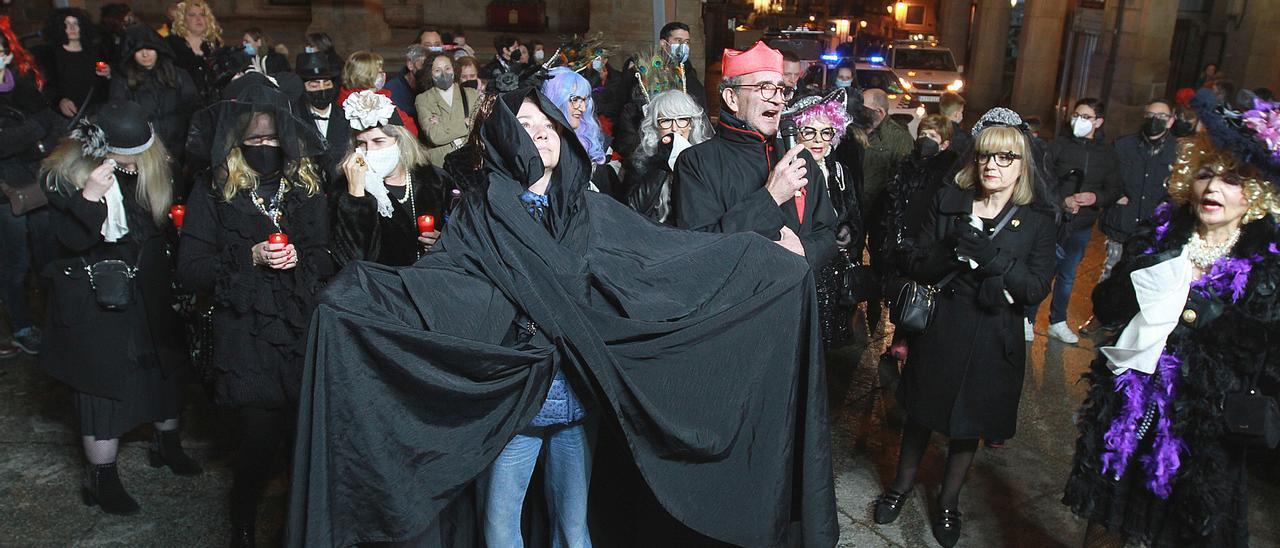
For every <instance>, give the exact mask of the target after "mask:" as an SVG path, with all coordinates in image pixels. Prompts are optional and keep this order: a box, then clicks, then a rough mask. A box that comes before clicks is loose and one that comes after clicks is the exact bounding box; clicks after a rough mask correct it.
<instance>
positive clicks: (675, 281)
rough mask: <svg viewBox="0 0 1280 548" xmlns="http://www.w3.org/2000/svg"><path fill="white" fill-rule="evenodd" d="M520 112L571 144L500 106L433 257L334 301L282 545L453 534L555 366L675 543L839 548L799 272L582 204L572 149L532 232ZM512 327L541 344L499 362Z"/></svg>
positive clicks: (332, 296)
mask: <svg viewBox="0 0 1280 548" xmlns="http://www.w3.org/2000/svg"><path fill="white" fill-rule="evenodd" d="M526 96H528V97H531V98H534V99H535V100H536V101H538V102H539V104H540V105H541V108H542V110H543V112H546V113H548V115H549V116H550V117H551V118H552V119H553V120H555V121H556V122H557V123H558V124H559V125H560V126H561V127H565V126H567V124H565V122H564V120H563V118H561V117H560V115H559V114H558V111H557V109H556V108H555V106H554V105H553V104H552V103H550V102H549V101H548V100H547V99H546V98H545V97H544V96H542V95H541V94H540V93H537V92H535V91H517V92H512V93H509V94H507V95H506V96H504V97H502V98H501V100H499V101H498V102H497V103H496V104H495V107H494V111H493V114H492V115H491V116H490V118H489V119H488V120H487V121H486V122H485V125H484V126H483V128H482V136H483V138H484V142H485V145H486V173H487V180H486V184H487V187H486V188H485V189H483V193H482V194H479V195H470V196H468V197H467V198H466V199H464V201H463V203H462V204H461V205H460V206H459V207H458V209H457V210H455V211H454V212H453V214H452V216H451V222H450V224H449V225H448V227H447V228H446V230H445V232H444V235H443V237H442V239H441V240H440V242H439V243H438V244H437V245H436V246H434V247H433V248H432V250H431V252H430V253H428V254H427V255H426V256H425V257H423V258H422V259H421V260H420V261H418V263H416V264H415V265H413V266H411V267H406V268H402V269H395V268H390V267H385V266H381V265H375V264H371V263H365V262H356V263H353V264H352V265H350V266H348V267H347V268H346V269H345V270H344V271H343V272H342V274H340V275H339V276H338V277H336V278H335V279H334V280H333V281H332V283H331V284H330V285H329V287H328V288H327V289H326V291H325V292H324V294H323V296H322V299H321V301H322V302H321V304H320V306H319V308H318V310H317V312H316V314H315V316H314V318H313V322H312V329H311V338H310V349H309V352H308V359H307V366H306V371H305V375H304V381H303V390H302V396H301V402H300V412H299V422H298V438H297V443H296V448H295V451H296V452H295V455H294V469H293V482H292V487H291V489H292V492H291V501H290V502H291V505H290V506H291V507H290V512H289V526H288V544H289V545H290V546H302V545H307V546H348V545H352V544H355V543H363V542H378V541H403V540H407V539H414V538H420V536H421V534H422V532H423V531H426V530H428V529H431V528H435V527H441V528H452V527H454V526H456V523H454V522H450V518H449V517H448V516H442V514H448V509H449V507H450V506H451V505H455V504H454V503H456V502H457V501H459V500H462V499H463V497H465V496H466V493H467V492H468V491H470V490H471V485H472V483H473V482H474V480H475V479H476V478H477V477H478V476H479V475H480V474H482V473H483V472H484V471H485V470H486V468H487V467H488V466H489V464H490V463H491V462H492V461H493V460H494V459H495V458H496V457H497V455H498V454H499V453H500V452H501V450H502V449H503V447H504V446H505V445H506V444H507V442H508V441H509V440H510V439H511V438H512V437H513V436H514V434H515V433H516V431H517V430H519V429H521V428H523V427H525V426H526V425H528V424H529V422H530V420H531V419H532V418H533V417H534V416H535V415H536V414H537V412H538V410H539V408H540V407H541V405H542V402H543V399H544V397H545V395H546V393H547V390H548V388H549V387H550V383H551V378H552V375H553V368H554V367H560V368H563V370H564V371H565V374H566V377H567V378H568V379H569V381H570V383H572V385H573V386H574V389H575V391H576V392H577V393H578V394H579V396H580V397H582V399H583V400H584V401H585V402H587V404H588V406H589V409H590V410H589V413H592V414H593V415H594V416H596V417H598V418H600V419H601V420H602V421H605V422H606V423H607V424H609V425H610V426H613V427H616V428H618V429H620V430H621V431H622V432H623V433H624V437H625V440H626V445H627V446H628V449H629V450H630V452H631V455H632V457H633V458H634V460H635V463H636V465H637V467H638V469H639V470H640V472H641V474H642V475H643V477H644V480H645V482H646V483H647V485H648V487H649V488H650V489H651V490H652V492H653V493H654V495H655V496H656V498H657V500H658V501H659V502H660V503H661V505H662V506H663V508H664V509H665V510H666V511H667V512H669V513H670V514H671V515H672V516H674V517H675V518H676V519H677V520H679V521H680V522H681V523H683V524H684V525H686V526H688V527H690V528H692V529H693V530H694V531H696V532H698V533H701V534H704V535H707V536H709V537H712V538H714V539H718V540H721V541H724V542H729V543H733V544H739V545H746V546H771V545H782V544H784V543H797V542H798V543H799V545H805V546H832V545H834V544H835V542H836V539H837V535H838V526H837V523H836V512H835V497H834V491H833V476H832V466H831V457H830V433H829V430H828V424H827V402H826V385H825V374H824V362H823V354H822V344H821V340H820V338H819V330H818V325H817V316H816V310H815V304H814V300H815V299H814V287H813V278H812V276H810V274H809V269H808V267H807V265H806V263H805V262H804V261H803V260H802V259H800V258H799V257H796V256H795V255H792V254H791V253H790V252H787V251H786V250H784V249H782V248H781V247H779V246H778V245H776V244H774V243H772V242H770V241H768V240H766V239H765V238H763V237H761V236H759V235H756V234H750V233H745V234H731V235H722V234H703V233H694V232H687V231H681V230H675V229H670V228H665V227H661V226H658V225H656V224H654V223H652V222H651V221H649V220H647V219H645V218H643V217H641V216H640V215H638V214H636V213H635V212H633V211H631V210H630V209H628V208H627V207H626V206H624V205H622V204H620V203H618V202H616V201H615V200H613V199H611V198H609V197H607V196H603V195H600V194H598V193H594V192H587V191H586V190H585V187H586V185H587V176H588V173H590V164H589V161H588V160H587V157H586V154H585V152H584V151H583V149H582V147H581V145H580V144H578V141H577V139H574V138H573V137H572V133H571V132H567V131H562V135H565V136H566V137H563V138H562V139H561V143H562V144H561V150H562V152H561V156H560V158H561V160H560V165H559V166H558V167H557V168H556V171H555V176H554V178H553V180H552V183H551V185H550V187H549V190H548V197H549V200H550V213H549V217H548V219H549V221H548V222H547V224H546V226H541V225H539V224H538V223H537V222H536V221H534V220H533V218H532V217H531V216H530V215H529V214H528V213H527V212H526V211H525V210H524V208H523V207H522V206H521V204H520V202H519V200H518V196H519V195H520V194H521V192H522V191H523V190H524V189H525V188H526V187H527V186H528V185H529V184H531V183H532V182H534V181H535V180H536V179H537V175H535V174H541V173H542V171H543V170H542V163H541V160H540V159H539V157H538V155H537V152H536V150H535V149H534V147H533V143H532V141H531V140H530V139H529V137H528V136H527V134H526V133H525V131H524V130H523V129H522V128H521V126H520V123H519V122H518V121H517V120H516V118H515V111H516V110H518V108H519V106H520V103H521V101H522V100H523V99H524V98H525V97H526ZM520 312H523V313H524V314H527V315H528V316H529V317H530V318H531V319H532V320H533V321H534V322H536V323H537V325H538V329H539V333H540V335H542V336H540V337H538V338H535V339H534V340H533V341H532V344H529V345H525V346H522V347H518V348H511V347H504V346H502V345H501V344H500V342H501V341H502V339H503V336H504V335H505V334H506V333H507V332H508V330H509V329H510V327H511V324H512V322H513V320H514V319H515V318H516V316H517V313H520ZM613 495H614V497H613V498H614V499H625V498H629V497H634V496H636V495H637V493H630V492H619V493H613ZM607 498H609V497H601V498H599V499H592V500H593V502H592V505H593V507H594V506H595V505H596V504H598V503H608V502H612V501H610V500H605V499H607ZM455 506H456V505H455ZM441 522H446V523H441Z"/></svg>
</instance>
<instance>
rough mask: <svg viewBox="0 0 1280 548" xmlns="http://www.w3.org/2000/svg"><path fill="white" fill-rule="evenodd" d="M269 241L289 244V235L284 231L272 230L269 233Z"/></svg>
mask: <svg viewBox="0 0 1280 548" xmlns="http://www.w3.org/2000/svg"><path fill="white" fill-rule="evenodd" d="M267 243H269V244H280V245H289V235H288V234H285V233H283V232H272V233H271V234H268V235H267Z"/></svg>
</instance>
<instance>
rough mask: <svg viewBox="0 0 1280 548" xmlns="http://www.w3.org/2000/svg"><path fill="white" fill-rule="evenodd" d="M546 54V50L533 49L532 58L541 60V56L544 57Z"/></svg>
mask: <svg viewBox="0 0 1280 548" xmlns="http://www.w3.org/2000/svg"><path fill="white" fill-rule="evenodd" d="M546 56H547V52H545V51H542V50H540V49H539V50H534V51H533V59H534V60H535V61H541V60H542V58H543V57H546Z"/></svg>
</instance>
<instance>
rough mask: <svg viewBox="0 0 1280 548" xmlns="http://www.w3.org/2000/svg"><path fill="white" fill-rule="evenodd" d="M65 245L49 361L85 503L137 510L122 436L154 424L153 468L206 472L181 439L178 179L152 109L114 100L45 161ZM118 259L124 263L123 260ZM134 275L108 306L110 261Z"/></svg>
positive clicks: (55, 279)
mask: <svg viewBox="0 0 1280 548" xmlns="http://www.w3.org/2000/svg"><path fill="white" fill-rule="evenodd" d="M41 176H42V178H43V180H44V181H45V185H46V194H47V195H48V197H49V205H50V210H51V211H52V219H51V221H50V224H51V229H52V231H53V233H54V236H55V238H56V239H57V256H58V259H56V260H54V261H53V262H51V263H50V265H49V267H48V268H46V269H45V271H44V275H45V276H47V277H49V278H50V279H51V286H52V294H51V298H50V304H49V313H50V316H49V318H48V326H47V328H46V329H45V340H46V341H48V344H46V345H45V347H44V349H43V351H42V352H41V354H40V366H41V368H42V369H44V371H45V372H47V373H48V374H50V375H52V376H53V377H54V378H56V379H58V380H60V381H62V382H64V383H67V384H68V385H70V386H71V388H72V401H73V402H74V404H75V408H76V412H77V415H78V418H79V425H80V434H81V436H82V440H81V441H82V444H83V448H84V453H85V457H86V459H87V460H88V465H87V467H86V470H85V475H84V479H83V480H82V482H81V494H82V496H83V498H84V502H85V504H88V505H97V506H99V507H100V508H102V510H103V511H105V512H107V513H111V514H132V513H136V512H137V511H138V510H139V506H138V503H137V502H136V501H135V500H133V498H132V497H130V496H129V493H128V492H127V491H125V489H124V485H123V484H122V482H121V480H120V475H119V471H118V469H117V467H116V453H117V451H118V450H119V447H120V437H121V436H123V435H124V434H126V433H128V432H129V431H131V430H133V429H134V428H136V427H137V426H138V425H139V424H142V423H147V422H150V423H152V425H153V426H154V427H155V434H154V437H153V438H152V443H151V446H150V448H149V449H148V453H149V457H150V462H151V465H152V466H163V465H167V466H169V468H170V469H171V470H172V471H173V472H174V473H175V474H178V475H184V476H188V475H195V474H199V473H200V471H201V470H200V466H199V465H198V464H196V462H195V461H193V460H192V459H191V458H190V457H188V456H187V455H186V453H185V452H184V451H183V449H182V445H181V443H180V440H179V435H178V415H179V412H180V411H181V395H180V394H181V387H182V378H183V372H184V371H185V369H186V357H185V354H186V347H185V345H184V344H183V334H182V331H181V329H180V326H181V323H180V322H179V321H178V318H177V315H176V314H175V313H174V311H173V309H172V308H170V306H169V305H170V303H171V302H172V301H171V296H170V287H171V274H170V272H171V266H170V262H169V245H168V242H167V241H166V233H167V232H168V226H167V225H168V224H169V221H168V219H167V218H166V214H167V213H168V211H169V206H170V204H171V200H172V181H171V172H170V169H169V163H168V161H167V159H166V157H165V149H164V144H163V143H162V142H161V141H160V139H158V138H157V137H156V135H155V133H153V132H152V130H151V129H150V126H149V124H148V120H147V114H146V110H144V109H143V108H142V107H141V106H139V105H137V104H136V103H133V102H129V101H112V102H109V103H107V104H106V105H104V106H103V108H102V109H101V110H100V111H99V112H98V113H97V114H96V115H95V116H91V117H89V118H87V119H85V120H83V121H81V123H80V124H79V125H78V126H77V127H76V129H75V131H73V132H72V134H71V138H70V139H67V140H64V141H63V142H62V144H60V145H59V146H58V148H57V149H55V150H54V152H53V154H51V155H50V156H49V158H47V159H46V160H45V161H44V164H43V166H42V170H41ZM113 261H114V262H115V263H113ZM120 263H123V265H124V266H125V267H127V268H129V269H130V270H131V272H133V275H132V279H131V280H130V282H129V284H128V285H125V286H117V287H122V289H121V290H120V291H119V292H115V293H113V295H114V296H115V297H120V298H123V301H124V302H123V303H122V302H119V301H111V302H108V301H107V295H106V293H107V292H108V291H109V287H110V286H109V284H108V280H107V278H106V277H107V276H109V274H107V273H106V271H107V270H109V269H110V268H111V265H112V264H120Z"/></svg>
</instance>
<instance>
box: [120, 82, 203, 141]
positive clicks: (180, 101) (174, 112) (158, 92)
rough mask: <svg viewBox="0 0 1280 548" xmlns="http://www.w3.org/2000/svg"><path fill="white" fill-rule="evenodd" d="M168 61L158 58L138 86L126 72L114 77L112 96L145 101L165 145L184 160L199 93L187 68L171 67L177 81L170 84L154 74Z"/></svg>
mask: <svg viewBox="0 0 1280 548" xmlns="http://www.w3.org/2000/svg"><path fill="white" fill-rule="evenodd" d="M169 62H170V61H168V60H163V61H158V62H157V65H156V69H152V70H149V71H146V72H145V76H144V77H143V78H142V79H141V81H139V82H138V84H137V86H136V87H130V86H129V78H128V77H127V76H126V75H125V74H119V75H117V76H116V77H115V78H112V79H111V100H113V101H114V100H117V99H127V100H130V101H133V102H135V103H138V104H139V105H142V108H144V109H146V110H147V113H148V114H149V115H150V119H151V125H152V127H153V128H154V129H155V131H156V135H157V136H159V137H160V141H161V142H163V143H164V147H165V149H167V150H168V151H169V154H170V155H172V156H173V158H174V160H178V161H181V159H182V157H183V151H184V150H185V149H186V146H187V125H188V124H189V123H190V122H191V113H192V112H195V109H196V106H198V104H199V101H200V94H199V92H198V91H196V84H195V82H194V81H192V80H191V76H190V75H189V74H187V71H185V70H182V69H180V68H178V67H176V66H175V67H172V68H171V70H172V71H173V76H174V85H173V86H168V85H165V84H162V83H161V82H160V80H159V78H158V75H157V74H155V72H156V70H160V65H159V64H158V63H169ZM127 63H132V61H127ZM126 70H128V69H126ZM122 72H123V71H122Z"/></svg>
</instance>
